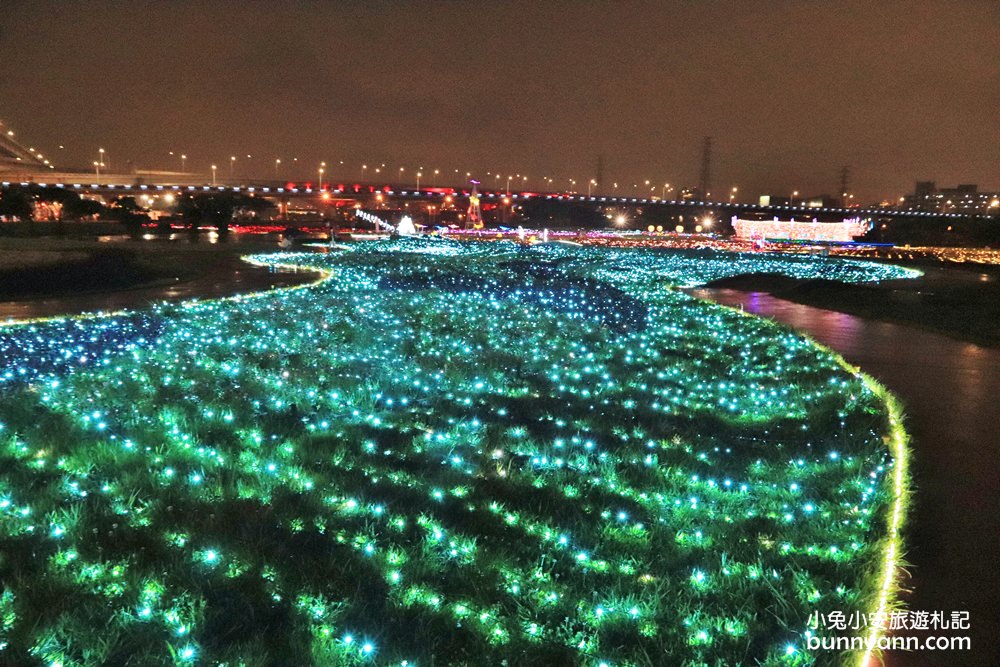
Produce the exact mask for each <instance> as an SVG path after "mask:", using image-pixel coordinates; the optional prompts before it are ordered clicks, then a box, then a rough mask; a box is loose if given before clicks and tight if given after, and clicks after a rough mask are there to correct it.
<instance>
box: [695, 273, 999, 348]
mask: <svg viewBox="0 0 1000 667" xmlns="http://www.w3.org/2000/svg"><path fill="white" fill-rule="evenodd" d="M705 287H707V288H712V289H732V290H738V291H740V292H766V293H768V294H771V295H773V296H776V297H778V298H781V299H784V300H786V301H791V302H793V303H798V304H802V305H806V306H813V307H816V308H822V309H824V310H834V311H837V312H841V313H847V314H849V315H855V316H857V317H863V318H865V319H870V320H878V321H881V322H891V323H896V324H903V325H906V326H912V327H917V328H920V329H925V330H927V331H933V332H935V333H939V334H943V335H945V336H948V337H949V338H954V339H957V340H962V341H966V342H970V343H975V344H977V345H983V346H986V347H991V348H998V347H1000V271H998V270H997V269H996V268H995V267H979V268H977V269H975V270H970V269H957V268H956V269H928V270H927V272H926V273H925V275H924V276H922V277H921V278H918V279H915V280H896V281H886V282H884V283H877V284H867V283H866V284H848V283H842V282H837V281H832V280H818V279H814V280H796V279H794V278H789V277H787V276H782V275H776V274H763V273H756V274H751V275H742V276H736V277H733V278H724V279H722V280H717V281H714V282H712V283H709V284H707V285H706V286H705Z"/></svg>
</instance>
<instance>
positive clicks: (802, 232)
mask: <svg viewBox="0 0 1000 667" xmlns="http://www.w3.org/2000/svg"><path fill="white" fill-rule="evenodd" d="M733 229H734V230H736V237H737V238H740V239H747V240H751V241H754V240H761V241H768V240H772V239H779V240H789V241H821V242H825V243H850V242H852V241H853V240H854V239H855V238H857V237H858V236H864V235H865V234H866V233H867V232H868V230H869V229H871V223H870V222H866V221H864V220H862V219H861V218H851V219H849V220H844V221H843V222H816V221H815V220H814V221H812V222H797V221H794V220H779V219H777V218H775V219H774V220H740V219H738V218H737V217H736V216H733Z"/></svg>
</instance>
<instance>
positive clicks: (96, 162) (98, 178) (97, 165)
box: [94, 160, 101, 184]
mask: <svg viewBox="0 0 1000 667" xmlns="http://www.w3.org/2000/svg"><path fill="white" fill-rule="evenodd" d="M94 171H96V172H97V182H98V184H100V182H101V163H100V162H98V161H96V160H95V161H94Z"/></svg>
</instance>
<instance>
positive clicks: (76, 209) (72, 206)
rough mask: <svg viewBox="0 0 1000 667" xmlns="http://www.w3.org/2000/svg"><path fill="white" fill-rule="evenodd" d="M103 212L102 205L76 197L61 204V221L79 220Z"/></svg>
mask: <svg viewBox="0 0 1000 667" xmlns="http://www.w3.org/2000/svg"><path fill="white" fill-rule="evenodd" d="M103 212H104V205H103V204H102V203H101V202H99V201H95V200H93V199H85V198H83V197H77V198H76V199H70V200H68V201H66V202H65V203H64V204H63V219H68V220H80V219H81V218H88V217H90V216H94V215H100V214H101V213H103Z"/></svg>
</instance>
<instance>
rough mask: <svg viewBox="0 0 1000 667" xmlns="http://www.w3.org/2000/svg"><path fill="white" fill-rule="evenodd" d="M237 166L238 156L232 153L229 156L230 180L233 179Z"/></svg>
mask: <svg viewBox="0 0 1000 667" xmlns="http://www.w3.org/2000/svg"><path fill="white" fill-rule="evenodd" d="M235 168H236V156H235V155H232V156H230V158H229V180H233V170H234V169H235Z"/></svg>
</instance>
